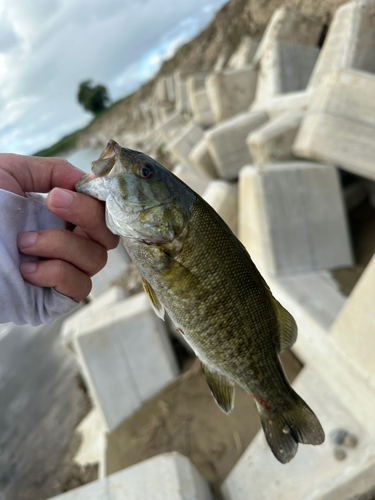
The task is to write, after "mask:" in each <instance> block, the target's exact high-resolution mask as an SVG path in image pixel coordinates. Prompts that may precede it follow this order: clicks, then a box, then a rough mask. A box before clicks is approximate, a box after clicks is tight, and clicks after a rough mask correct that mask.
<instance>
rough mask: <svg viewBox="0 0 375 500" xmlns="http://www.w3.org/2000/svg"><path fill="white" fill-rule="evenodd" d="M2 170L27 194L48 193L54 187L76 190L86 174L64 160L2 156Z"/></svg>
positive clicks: (14, 155)
mask: <svg viewBox="0 0 375 500" xmlns="http://www.w3.org/2000/svg"><path fill="white" fill-rule="evenodd" d="M0 157H1V168H2V169H3V170H5V171H6V172H7V173H8V174H9V175H11V176H12V177H13V178H14V179H15V180H16V181H17V182H18V183H19V185H20V186H21V187H22V189H23V190H24V191H25V192H39V193H48V192H49V191H51V189H53V188H54V187H62V188H65V189H70V190H73V189H74V185H75V183H76V182H77V181H78V179H80V178H81V177H82V175H84V172H82V171H81V170H79V169H78V168H76V167H74V166H73V165H72V164H71V163H69V162H68V161H67V160H64V159H63V158H42V157H38V156H23V155H16V154H11V153H9V154H7V153H5V154H2V155H0Z"/></svg>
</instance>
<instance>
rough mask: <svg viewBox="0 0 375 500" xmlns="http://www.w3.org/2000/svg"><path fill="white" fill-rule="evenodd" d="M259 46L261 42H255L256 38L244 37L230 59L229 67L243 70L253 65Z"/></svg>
mask: <svg viewBox="0 0 375 500" xmlns="http://www.w3.org/2000/svg"><path fill="white" fill-rule="evenodd" d="M258 46H259V41H258V40H255V38H252V37H251V36H245V37H243V39H242V40H241V43H240V45H239V46H238V48H237V49H236V50H235V51H234V52H233V54H232V55H231V57H230V58H229V61H228V64H227V67H228V68H230V69H241V68H243V67H245V66H248V65H249V64H251V63H252V62H253V59H254V56H255V53H256V51H257V49H258Z"/></svg>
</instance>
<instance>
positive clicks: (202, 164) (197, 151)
mask: <svg viewBox="0 0 375 500" xmlns="http://www.w3.org/2000/svg"><path fill="white" fill-rule="evenodd" d="M189 162H190V163H191V164H192V165H193V167H194V168H195V170H197V171H198V172H200V173H201V174H203V175H206V176H207V177H211V178H213V179H215V178H216V177H217V173H216V169H215V165H214V163H213V161H212V158H211V155H210V152H209V151H208V147H207V144H206V141H205V139H201V140H200V141H199V142H198V143H197V144H196V146H194V147H193V149H192V150H191V152H190V154H189Z"/></svg>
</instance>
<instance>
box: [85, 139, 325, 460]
mask: <svg viewBox="0 0 375 500" xmlns="http://www.w3.org/2000/svg"><path fill="white" fill-rule="evenodd" d="M76 190H77V191H79V192H80V193H84V194H88V195H90V196H93V197H95V198H98V199H100V200H105V201H106V223H107V226H108V228H109V229H110V230H111V231H112V232H113V233H115V234H118V235H120V237H121V238H122V241H123V243H124V245H125V247H126V249H127V251H128V252H129V255H130V256H131V258H132V260H133V262H134V263H135V265H136V266H137V268H138V269H139V272H140V274H141V275H142V280H143V285H144V288H145V291H146V293H147V295H148V297H149V299H150V301H151V304H152V306H153V308H154V310H155V312H156V314H158V316H160V317H161V318H163V317H164V310H166V311H167V312H168V314H169V315H170V317H171V318H172V320H173V322H174V323H175V326H176V328H177V330H178V331H179V332H181V334H182V335H184V337H185V339H186V340H187V342H188V343H189V344H190V346H191V347H192V348H193V350H194V352H195V353H196V355H197V357H198V358H199V359H200V361H201V365H202V370H203V372H204V374H205V377H206V380H207V383H208V386H209V388H210V390H211V392H212V395H213V397H214V398H215V400H216V402H217V404H218V405H219V407H220V408H221V409H222V410H223V411H224V412H226V413H229V412H230V411H231V410H232V408H233V405H234V382H237V383H238V384H239V385H240V386H241V387H243V388H244V389H245V390H246V391H247V392H248V393H249V394H250V396H252V397H253V398H254V400H255V403H256V405H257V409H258V411H259V415H260V420H261V423H262V427H263V430H264V433H265V436H266V439H267V442H268V444H269V446H270V448H271V450H272V452H273V453H274V455H275V457H276V458H277V459H278V460H279V461H280V462H282V463H287V462H289V461H290V460H291V459H292V458H293V457H294V455H295V454H296V452H297V448H298V443H304V444H314V445H318V444H321V443H322V442H323V441H324V431H323V429H322V427H321V425H320V423H319V421H318V419H317V417H316V416H315V414H314V413H313V412H312V410H311V409H310V408H309V407H308V406H307V404H306V403H305V402H304V401H303V400H302V399H301V398H300V397H299V396H298V394H297V393H296V392H295V391H294V390H293V389H292V387H291V386H290V384H289V382H288V380H287V378H286V376H285V374H284V371H283V368H282V365H281V363H280V360H279V353H280V352H281V351H284V350H286V349H289V348H290V347H291V346H292V345H293V343H294V342H295V340H296V337H297V326H296V323H295V321H294V319H293V317H292V316H291V315H290V314H289V313H288V311H286V309H284V308H283V307H282V306H281V304H280V303H279V302H278V301H277V300H276V299H275V298H274V297H273V295H272V293H271V290H270V288H269V287H268V285H267V283H266V282H265V280H264V279H263V278H262V276H261V275H260V273H259V272H258V270H257V268H256V267H255V265H254V263H253V261H252V260H251V258H250V256H249V254H248V252H247V251H246V249H245V247H244V246H243V245H242V244H241V243H240V241H239V240H238V239H237V238H236V237H235V236H234V234H233V233H232V232H231V230H230V229H229V228H228V227H227V225H226V224H225V223H224V222H223V220H222V219H221V218H220V217H219V216H218V214H217V213H216V212H215V211H214V210H213V209H212V208H211V207H210V206H209V205H208V204H207V203H206V202H205V201H204V200H203V199H202V198H201V197H200V196H198V195H197V194H196V193H195V192H194V191H192V190H191V189H190V188H189V187H188V186H186V185H185V184H184V183H183V182H182V181H180V180H179V179H178V178H177V177H175V176H174V175H173V174H172V173H171V172H169V171H168V170H167V169H165V168H164V167H163V166H161V165H160V164H158V163H157V162H156V161H154V160H153V159H152V158H150V157H149V156H147V155H145V154H143V153H140V152H137V151H132V150H130V149H126V148H122V147H120V146H119V145H118V144H117V143H116V142H114V141H109V143H108V144H107V147H106V148H105V150H104V151H103V153H102V154H101V156H100V157H99V159H98V160H97V161H94V162H93V163H92V171H91V173H90V174H87V175H86V176H84V177H83V178H82V179H80V180H79V181H78V183H77V184H76Z"/></svg>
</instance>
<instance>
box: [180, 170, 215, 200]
mask: <svg viewBox="0 0 375 500" xmlns="http://www.w3.org/2000/svg"><path fill="white" fill-rule="evenodd" d="M172 172H173V174H174V175H175V176H176V177H178V178H179V179H181V180H182V182H184V183H185V184H187V185H188V186H189V187H190V189H192V190H193V191H195V192H196V193H198V194H199V195H200V196H202V194H203V193H204V191H205V189H206V188H207V186H208V183H209V182H210V179H209V178H208V177H207V176H206V175H204V174H202V173H200V172H197V171H196V170H195V169H193V168H192V167H190V166H188V165H184V164H182V163H179V164H178V165H176V167H175V168H174V169H173V171H172Z"/></svg>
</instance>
